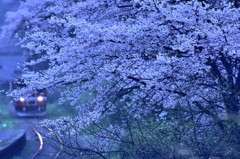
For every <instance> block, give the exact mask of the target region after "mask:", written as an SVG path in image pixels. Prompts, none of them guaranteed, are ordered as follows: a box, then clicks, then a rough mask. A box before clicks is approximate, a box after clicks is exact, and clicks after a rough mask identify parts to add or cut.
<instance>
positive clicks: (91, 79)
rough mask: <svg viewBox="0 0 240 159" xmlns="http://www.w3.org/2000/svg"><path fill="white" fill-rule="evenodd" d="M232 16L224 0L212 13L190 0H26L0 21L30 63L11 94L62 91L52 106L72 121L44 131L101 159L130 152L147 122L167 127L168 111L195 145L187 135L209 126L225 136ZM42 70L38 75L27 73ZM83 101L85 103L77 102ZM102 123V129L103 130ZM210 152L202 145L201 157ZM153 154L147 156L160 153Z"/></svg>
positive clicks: (235, 27)
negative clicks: (70, 110)
mask: <svg viewBox="0 0 240 159" xmlns="http://www.w3.org/2000/svg"><path fill="white" fill-rule="evenodd" d="M239 12H240V10H239V9H238V8H237V6H236V3H224V2H222V3H219V4H218V6H217V7H216V6H214V5H213V4H211V3H205V2H197V1H189V2H182V1H175V2H174V3H170V2H168V1H160V0H146V1H142V0H133V1H118V0H112V1H108V0H91V1H90V0H69V1H64V0H54V1H53V0H43V1H37V0H35V1H28V0H27V1H26V2H22V4H21V5H20V7H19V9H18V11H16V12H11V13H9V14H8V16H7V21H8V22H9V25H7V26H4V27H3V28H2V37H6V38H10V37H12V36H17V37H19V39H20V40H19V42H20V44H21V46H22V47H23V48H24V49H26V50H27V51H28V52H29V54H30V55H32V56H35V57H37V58H36V59H34V60H31V61H29V62H27V63H26V64H25V65H26V68H25V71H28V72H31V73H34V74H35V75H36V76H34V77H33V78H32V79H31V80H28V81H26V84H27V87H26V88H25V89H21V90H16V91H13V92H11V94H10V95H12V96H14V97H16V98H18V97H20V96H23V95H30V94H31V93H32V92H33V91H35V90H37V89H43V88H46V89H48V90H49V91H51V90H60V89H61V90H62V88H64V91H62V92H61V95H62V98H61V99H60V104H61V103H64V102H65V101H70V102H71V105H73V106H75V107H76V108H77V110H78V111H79V115H78V116H77V117H75V118H73V119H72V118H60V119H58V120H57V121H44V122H43V123H44V124H46V125H47V126H49V127H51V128H52V130H53V131H54V132H57V133H59V132H60V131H68V132H69V133H71V134H75V135H77V136H79V133H82V135H81V136H82V137H80V140H81V141H82V140H83V138H84V139H85V141H87V142H86V143H85V142H84V143H85V147H84V146H82V147H81V145H79V144H77V143H78V140H75V141H77V142H75V145H74V144H73V145H74V146H73V145H72V147H74V148H75V150H79V151H78V153H79V152H81V153H83V152H91V153H93V154H97V155H100V156H101V157H102V158H104V157H106V156H105V154H106V152H109V153H110V152H114V153H118V152H119V153H121V152H126V151H127V150H126V149H122V148H119V145H121V144H123V145H124V144H125V147H126V144H127V145H128V144H130V145H134V140H133V139H134V137H133V136H134V135H133V136H132V134H138V133H139V132H140V136H141V138H144V137H146V136H145V135H146V134H145V133H144V132H142V130H144V128H143V127H142V126H143V125H145V124H144V123H145V122H147V121H148V120H147V119H149V118H147V119H146V117H149V116H151V117H150V118H151V119H152V120H153V119H154V121H163V122H166V117H167V116H169V114H170V113H171V112H172V111H173V110H176V107H177V105H180V107H181V110H184V113H183V114H185V116H184V118H185V119H186V120H188V119H191V121H192V122H191V124H192V125H191V127H188V128H187V127H185V129H188V130H189V131H191V132H194V133H192V134H194V135H195V141H196V142H198V144H199V141H200V140H203V138H202V134H199V133H198V132H199V131H197V130H196V129H199V130H200V128H201V129H204V131H205V130H206V127H207V125H208V124H209V123H214V124H215V125H216V126H217V128H216V129H214V131H213V132H214V133H215V132H219V133H227V134H233V135H234V133H236V132H238V131H239V126H238V123H239V114H238V111H239V108H240V105H239V104H240V101H239V99H240V98H239V95H240V85H239V84H240V67H239V66H240V57H239V50H240V44H239V43H238V41H239V39H240V23H239V18H240V13H239ZM44 62H45V63H46V62H47V64H48V67H47V68H45V69H41V70H39V69H38V70H31V69H30V67H29V66H36V65H40V64H42V63H44ZM86 93H89V94H90V95H91V97H92V98H91V100H89V101H88V102H85V103H84V104H82V102H80V101H81V99H82V98H83V97H84V96H85V95H86ZM179 111H180V110H179ZM152 117H154V118H152ZM110 118H111V120H110ZM113 118H117V119H118V121H116V122H113V121H112V119H113ZM106 119H109V120H110V121H111V122H110V123H108V124H106V123H105V124H103V123H102V121H106ZM130 119H131V120H130ZM145 119H146V120H145ZM140 121H141V122H140ZM147 123H149V122H147ZM167 123H168V122H167ZM167 123H166V125H165V127H167V125H168V124H169V123H168V124H167ZM102 124H103V125H102ZM171 124H173V125H174V123H173V122H171ZM175 124H176V123H175ZM229 124H230V125H231V126H229ZM136 125H138V126H139V127H137V126H136ZM140 125H141V126H140ZM153 125H154V124H153ZM199 125H201V126H199ZM145 126H146V125H145ZM93 130H94V131H93ZM96 130H97V131H96ZM155 131H156V134H157V129H155ZM204 131H200V132H204ZM137 132H138V133H137ZM84 134H91V135H89V136H87V137H86V136H84ZM194 135H193V136H194ZM65 137H66V136H65ZM101 137H104V139H102V138H101ZM128 137H129V138H128ZM99 138H100V139H102V140H99ZM127 138H128V139H127ZM184 138H186V136H185V135H184V134H183V135H182V138H181V139H183V140H184ZM145 139H146V138H145ZM67 140H68V139H67ZM226 140H227V139H226ZM89 141H91V142H89ZM146 141H150V140H146ZM159 141H163V140H162V139H161V140H160V139H159ZM206 141H207V140H206ZM220 142H221V140H220V141H219V140H217V141H216V142H214V141H213V144H212V145H215V146H216V145H218V144H217V143H220ZM237 142H239V141H236V143H237ZM96 143H97V144H96ZM107 143H108V144H107ZM166 143H167V142H166ZM166 143H164V144H166ZM69 144H71V142H69ZM139 144H143V143H139ZM94 145H95V146H94ZM96 145H97V146H96ZM143 145H145V146H146V145H148V146H149V143H144V144H143ZM65 146H66V147H71V146H70V145H65ZM188 146H189V147H190V146H191V144H189V145H188ZM72 147H71V148H72ZM90 147H91V148H92V149H91V148H90ZM120 147H121V146H120ZM122 147H124V146H122ZM130 147H131V146H130ZM131 148H132V149H133V147H131ZM150 148H151V147H150ZM175 148H176V147H175ZM152 149H154V148H152ZM170 149H171V148H170ZM171 150H172V149H171ZM215 150H216V149H212V147H210V148H209V152H208V153H207V156H208V157H210V156H211V155H213V153H215V152H216V151H215ZM159 151H160V150H159ZM191 151H193V150H191ZM199 151H200V150H199ZM171 152H173V151H171ZM66 153H67V151H66ZM159 153H160V154H158V153H156V154H154V155H158V156H161V155H163V153H164V152H159ZM136 154H138V153H137V151H136ZM177 154H179V152H177ZM78 155H79V154H78ZM194 155H195V154H194ZM128 157H129V156H128ZM138 157H139V156H138ZM140 157H142V156H140ZM165 157H166V156H165ZM106 158H107V157H106ZM142 158H144V157H142ZM167 158H170V156H168V157H167Z"/></svg>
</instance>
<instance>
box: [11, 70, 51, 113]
mask: <svg viewBox="0 0 240 159" xmlns="http://www.w3.org/2000/svg"><path fill="white" fill-rule="evenodd" d="M30 76H31V75H29V74H28V75H25V74H23V75H22V79H18V80H20V81H21V82H19V81H18V82H15V84H14V85H15V88H23V87H26V85H25V84H24V79H26V78H29V77H30ZM14 106H15V111H16V114H17V115H18V116H44V115H45V114H46V106H47V91H46V90H45V89H41V90H37V92H36V93H34V94H32V96H31V97H29V98H27V99H25V98H23V97H20V98H19V99H18V100H14Z"/></svg>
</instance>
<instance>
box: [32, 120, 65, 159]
mask: <svg viewBox="0 0 240 159" xmlns="http://www.w3.org/2000/svg"><path fill="white" fill-rule="evenodd" d="M31 126H32V129H33V130H34V132H35V133H36V135H37V137H38V141H39V148H38V150H37V151H36V153H35V154H34V155H33V156H32V157H31V159H37V157H38V156H40V152H41V151H42V150H43V146H44V144H43V143H44V140H43V137H42V135H41V134H40V133H39V132H38V131H37V129H36V128H35V127H34V126H33V125H31ZM48 130H49V131H52V132H53V130H52V129H50V128H48ZM53 133H54V135H55V136H56V137H57V139H58V141H59V143H60V150H59V151H58V152H57V153H56V154H55V155H54V157H53V159H57V158H58V157H59V156H60V154H61V151H62V149H63V141H62V140H61V138H60V136H59V135H58V134H57V133H56V132H53Z"/></svg>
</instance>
